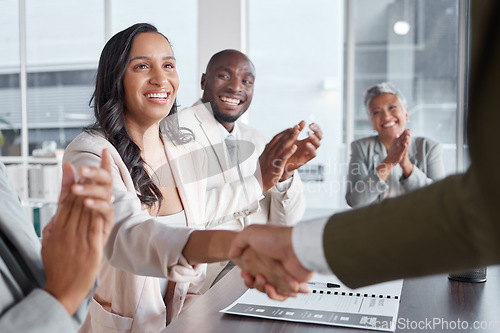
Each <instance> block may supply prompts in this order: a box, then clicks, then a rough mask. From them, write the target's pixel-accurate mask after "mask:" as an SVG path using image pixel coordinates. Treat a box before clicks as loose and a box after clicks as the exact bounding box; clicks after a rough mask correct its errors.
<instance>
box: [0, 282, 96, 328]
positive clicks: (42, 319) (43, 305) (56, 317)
mask: <svg viewBox="0 0 500 333" xmlns="http://www.w3.org/2000/svg"><path fill="white" fill-rule="evenodd" d="M86 308H87V307H86V305H84V306H80V308H79V309H78V311H77V313H76V314H75V315H74V316H73V317H70V316H69V314H68V312H66V310H65V309H64V307H63V306H62V305H61V303H59V301H58V300H57V299H55V298H54V297H53V296H52V295H50V294H49V293H47V292H46V291H45V290H43V289H34V290H33V291H32V292H31V293H30V294H29V295H27V296H26V297H24V298H23V299H22V300H21V301H20V302H18V303H16V304H15V305H14V306H13V307H11V308H10V309H8V310H7V311H6V312H4V313H3V314H2V315H1V317H0V327H1V331H2V332H5V333H7V332H12V333H14V332H15V333H23V332H26V333H28V332H29V333H32V332H39V333H56V332H60V333H68V332H76V331H77V329H78V328H79V327H80V325H81V323H82V322H83V319H84V318H85V315H86Z"/></svg>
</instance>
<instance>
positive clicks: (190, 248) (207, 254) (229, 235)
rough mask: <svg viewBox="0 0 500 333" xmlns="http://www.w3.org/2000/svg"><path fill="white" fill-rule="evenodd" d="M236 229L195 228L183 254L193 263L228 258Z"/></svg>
mask: <svg viewBox="0 0 500 333" xmlns="http://www.w3.org/2000/svg"><path fill="white" fill-rule="evenodd" d="M236 235H237V232H235V231H229V230H195V231H193V232H192V233H191V235H190V236H189V239H188V242H187V243H186V246H185V247H184V250H183V251H182V254H183V255H184V257H185V258H186V259H187V261H188V262H189V263H190V264H191V265H195V264H200V263H210V262H217V261H224V260H228V259H229V256H228V253H229V248H230V246H231V242H232V241H233V239H234V237H235V236H236Z"/></svg>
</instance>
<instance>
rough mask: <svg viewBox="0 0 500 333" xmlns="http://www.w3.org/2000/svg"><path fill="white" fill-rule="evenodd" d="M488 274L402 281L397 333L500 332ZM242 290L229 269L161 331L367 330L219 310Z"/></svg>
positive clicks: (495, 288) (499, 280)
mask: <svg viewBox="0 0 500 333" xmlns="http://www.w3.org/2000/svg"><path fill="white" fill-rule="evenodd" d="M487 278H488V281H486V282H485V283H464V282H455V281H450V280H448V275H447V274H441V275H434V276H429V277H424V278H414V279H405V280H404V283H403V291H402V294H401V303H400V308H399V314H398V323H397V326H396V332H436V333H438V332H439V333H441V332H453V333H456V332H477V333H490V332H491V333H493V332H495V333H498V332H500V266H491V267H488V272H487ZM246 289H247V288H246V287H245V285H244V284H243V280H242V279H241V278H240V270H239V268H238V267H235V268H233V269H232V270H231V271H230V272H229V273H228V274H227V275H226V276H224V277H223V278H222V279H221V280H220V281H219V282H218V283H217V284H215V286H214V287H212V289H210V290H209V291H208V292H207V293H205V294H204V295H203V296H200V297H199V298H198V299H197V300H196V301H195V302H193V303H192V304H191V306H189V307H188V308H187V309H186V310H185V311H184V312H183V313H182V314H181V315H180V316H179V318H178V319H176V320H175V321H174V322H173V323H172V324H171V325H169V326H168V327H167V328H166V329H165V330H163V331H162V332H163V333H170V332H179V333H187V332H198V333H199V332H203V333H208V332H217V333H256V332H259V333H260V332H272V333H279V332H286V333H293V332H308V333H316V332H330V333H331V332H346V333H348V332H370V331H369V330H360V329H352V328H345V327H338V326H326V325H316V324H304V323H295V322H286V321H279V320H270V319H261V318H252V317H244V316H235V315H227V314H222V313H220V312H219V310H221V309H223V308H225V307H226V306H228V305H229V304H231V303H232V302H234V301H235V300H236V299H237V298H238V297H239V296H241V295H242V294H243V293H244V292H245V291H246ZM446 322H447V323H446ZM473 325H476V327H474V326H473ZM371 332H375V331H371Z"/></svg>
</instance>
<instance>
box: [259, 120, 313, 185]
mask: <svg viewBox="0 0 500 333" xmlns="http://www.w3.org/2000/svg"><path fill="white" fill-rule="evenodd" d="M303 128H304V126H302V128H301V127H300V125H295V126H294V127H292V128H288V129H286V130H284V131H283V132H281V133H278V134H276V135H275V136H274V138H273V139H272V140H271V141H270V142H269V143H268V144H267V145H266V147H265V148H264V151H263V152H262V154H261V155H260V157H259V163H258V168H257V171H256V177H257V179H258V180H259V182H260V184H261V185H262V192H266V191H267V190H269V189H270V188H271V187H273V186H274V185H276V183H277V182H278V181H279V180H280V179H281V177H282V175H283V172H284V170H285V166H286V163H287V161H288V159H289V158H290V157H291V156H292V155H293V154H294V153H295V151H296V150H297V145H296V144H295V142H296V140H297V137H298V136H299V133H300V131H301V130H302V129H303Z"/></svg>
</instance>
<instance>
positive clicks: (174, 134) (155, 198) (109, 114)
mask: <svg viewBox="0 0 500 333" xmlns="http://www.w3.org/2000/svg"><path fill="white" fill-rule="evenodd" d="M145 32H153V33H158V34H161V33H159V32H158V29H156V27H155V26H153V25H151V24H148V23H137V24H134V25H133V26H131V27H129V28H127V29H125V30H123V31H120V32H119V33H117V34H116V35H114V36H113V37H111V39H110V40H109V41H108V42H107V43H106V45H105V46H104V49H103V50H102V53H101V57H100V59H99V66H98V68H97V76H96V83H95V90H94V93H93V95H92V98H91V99H90V106H91V107H93V109H94V115H95V119H96V120H95V123H94V124H93V125H91V126H89V127H87V128H86V129H85V130H86V131H87V132H93V131H96V130H97V131H102V133H103V134H104V137H105V138H106V139H107V140H108V141H109V142H110V143H111V144H112V145H113V146H114V147H115V148H116V150H117V151H118V153H119V154H120V156H121V158H122V160H123V162H124V163H125V165H126V166H127V168H128V170H129V172H130V176H131V177H132V181H133V183H134V187H135V189H136V191H137V192H138V196H139V199H140V200H141V202H142V203H143V204H145V205H146V206H147V207H149V208H150V207H151V206H153V205H154V204H155V203H156V202H158V204H161V201H162V200H163V196H162V194H161V192H160V189H159V188H158V186H157V185H156V184H155V183H154V182H153V180H152V179H151V177H150V175H149V174H148V173H147V171H146V169H145V168H144V164H145V161H144V160H143V159H142V157H141V149H140V148H139V146H137V144H136V143H135V142H134V141H132V137H131V136H130V134H129V131H128V128H127V125H126V122H125V116H124V109H125V90H124V88H123V77H124V75H125V72H126V70H127V67H128V65H129V62H130V50H131V48H132V43H133V41H134V38H135V37H136V36H137V35H139V34H141V33H145ZM161 35H162V36H163V37H165V36H164V35H163V34H161ZM165 39H166V40H167V41H168V38H167V37H165ZM176 112H177V101H174V103H173V105H172V109H171V110H170V113H169V115H172V114H175V113H176ZM172 118H176V117H172ZM161 127H162V128H163V129H164V131H165V132H166V133H164V134H166V135H167V137H168V138H169V139H170V140H171V141H172V142H174V143H186V142H189V141H191V140H192V138H193V136H192V132H189V130H187V129H181V128H179V125H178V122H177V121H167V122H164V123H163V126H161ZM160 132H161V130H160ZM159 135H161V133H159ZM158 209H159V206H158Z"/></svg>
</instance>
